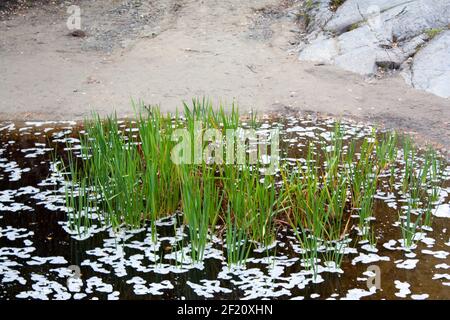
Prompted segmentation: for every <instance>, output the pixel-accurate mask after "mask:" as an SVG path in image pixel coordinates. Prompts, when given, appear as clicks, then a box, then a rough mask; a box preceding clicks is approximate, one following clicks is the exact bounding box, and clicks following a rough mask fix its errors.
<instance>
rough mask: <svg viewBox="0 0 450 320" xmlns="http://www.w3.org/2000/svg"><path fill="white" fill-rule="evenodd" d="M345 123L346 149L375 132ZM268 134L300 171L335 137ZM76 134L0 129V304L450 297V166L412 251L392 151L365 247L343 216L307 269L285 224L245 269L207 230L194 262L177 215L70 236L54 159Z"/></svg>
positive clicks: (318, 130)
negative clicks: (334, 241) (335, 259)
mask: <svg viewBox="0 0 450 320" xmlns="http://www.w3.org/2000/svg"><path fill="white" fill-rule="evenodd" d="M120 123H121V125H122V126H123V127H125V126H128V125H130V123H129V122H125V121H124V122H120ZM131 125H132V123H131ZM340 126H341V128H342V131H343V133H344V136H343V140H344V145H346V142H348V141H349V140H350V139H356V140H357V141H359V142H358V145H361V144H362V141H363V140H364V139H370V137H371V136H372V135H373V128H372V127H370V126H368V125H367V124H358V123H355V122H352V121H346V120H341V122H340ZM275 127H276V128H279V129H280V130H281V131H280V150H281V151H282V154H281V157H282V160H283V161H285V163H286V164H287V165H288V167H290V168H295V167H297V166H299V165H301V164H305V161H306V160H305V159H306V158H307V151H306V149H307V146H308V145H310V144H311V143H314V144H317V145H319V144H320V143H323V142H324V143H325V144H326V143H327V141H328V142H329V141H330V139H329V137H330V134H331V133H332V132H333V130H334V128H335V120H333V119H320V118H319V119H317V118H316V117H313V116H300V115H288V116H284V117H282V118H276V117H262V118H261V123H260V126H259V129H260V130H267V129H270V128H275ZM80 130H82V127H81V124H80V123H76V122H71V121H68V122H52V121H49V122H23V123H18V122H15V123H13V122H4V123H0V298H1V299H111V300H116V299H263V298H268V299H399V298H406V299H448V298H449V297H450V271H449V268H450V265H449V264H450V260H449V257H448V256H449V253H450V236H449V235H450V233H449V232H450V219H449V218H450V207H449V199H450V197H449V194H448V193H449V192H450V181H449V180H450V167H449V166H448V165H447V164H446V163H445V161H444V163H443V164H442V163H441V167H442V173H441V176H440V178H439V184H438V188H437V189H436V190H437V192H438V198H437V199H436V201H434V202H433V208H432V211H431V212H432V217H431V219H430V222H429V224H428V225H419V226H417V228H416V226H414V229H417V230H415V232H414V237H413V238H414V239H413V245H412V246H409V247H407V246H404V245H403V244H404V239H403V237H402V229H401V228H402V225H403V224H402V223H401V222H399V221H402V220H401V219H399V215H402V214H404V206H405V203H406V199H407V197H406V196H405V194H404V193H402V191H401V176H402V175H403V174H404V172H403V171H404V170H403V169H402V168H404V164H405V161H404V160H405V159H403V154H402V152H398V153H397V154H396V158H395V166H396V169H395V171H393V172H394V174H395V185H394V187H393V188H392V186H391V185H389V178H390V177H389V174H386V173H385V174H384V175H380V181H381V182H380V183H379V184H378V188H377V190H376V192H375V194H374V196H373V213H372V217H371V219H370V227H371V230H372V233H371V235H372V238H371V239H365V240H364V239H363V238H362V237H361V229H360V228H358V217H357V216H350V217H349V220H348V221H350V222H349V225H348V228H346V230H347V233H348V237H346V238H345V241H344V247H343V249H342V262H341V264H340V266H337V265H336V264H333V263H332V262H331V261H326V257H324V256H322V255H320V256H318V257H317V258H316V262H317V268H316V272H312V271H311V270H310V269H309V268H307V261H305V259H304V256H303V254H304V248H302V243H301V241H299V240H301V238H299V237H298V233H297V232H296V231H294V230H293V228H292V227H291V225H290V224H289V223H285V222H284V223H283V221H279V222H277V223H275V239H274V241H273V242H272V243H270V244H268V245H267V246H265V247H261V246H260V245H257V244H254V245H252V246H251V247H250V251H249V254H248V258H247V259H246V260H245V263H242V264H237V265H234V264H233V265H232V264H229V263H228V262H227V256H226V254H225V253H224V246H226V243H225V237H224V234H223V232H222V233H221V232H217V233H214V234H212V235H211V237H210V238H209V241H208V243H207V244H206V246H205V249H204V254H203V259H202V260H201V261H192V259H190V256H189V251H188V250H186V248H188V246H189V245H188V244H189V241H188V239H189V232H188V228H187V227H186V226H185V225H184V224H183V213H182V212H181V211H177V212H173V213H172V214H170V215H168V216H166V217H163V218H159V219H158V221H157V222H156V223H155V224H154V227H152V225H150V224H148V223H147V224H144V225H143V226H142V227H141V228H134V229H133V228H111V227H109V226H100V225H95V226H94V227H92V228H91V230H90V232H89V233H88V234H87V235H79V234H77V233H75V232H74V231H73V230H71V229H70V228H69V226H68V218H67V215H68V213H67V211H68V210H67V208H66V207H67V203H66V201H67V197H66V189H65V188H66V187H65V176H64V174H62V172H61V171H60V170H58V166H57V163H56V162H57V161H56V160H55V159H57V158H58V156H59V157H65V158H67V157H68V150H69V149H71V150H72V151H73V152H76V151H77V150H78V149H79V144H80V140H79V136H80ZM81 132H82V131H81ZM345 150H347V149H345ZM423 154H424V153H423V152H422V153H419V155H420V156H418V159H420V160H423ZM55 155H56V156H55ZM402 212H403V213H402ZM412 216H413V217H414V218H416V219H417V217H415V215H414V214H413V215H412ZM216 228H217V229H220V228H221V226H220V225H218V226H216ZM155 232H156V233H157V235H155ZM325 250H326V249H325ZM373 279H375V280H379V287H378V288H377V287H376V286H372V287H370V286H368V282H371V280H372V282H376V281H375V280H373Z"/></svg>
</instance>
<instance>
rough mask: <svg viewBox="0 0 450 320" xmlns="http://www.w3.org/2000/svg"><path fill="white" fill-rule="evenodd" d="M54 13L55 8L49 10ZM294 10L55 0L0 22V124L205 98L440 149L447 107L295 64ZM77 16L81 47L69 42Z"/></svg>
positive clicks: (236, 1) (169, 106) (272, 4)
mask: <svg viewBox="0 0 450 320" xmlns="http://www.w3.org/2000/svg"><path fill="white" fill-rule="evenodd" d="M57 2H58V1H57ZM295 2H298V1H295V0H284V1H280V0H247V1H242V0H203V1H201V0H150V1H136V0H133V1H132V0H128V1H123V0H122V1H115V0H113V1H104V0H97V1H87V0H84V1H82V0H79V1H73V2H70V3H69V2H64V1H61V2H59V4H57V5H54V4H53V5H40V6H33V7H32V8H29V9H27V10H22V11H19V12H17V13H15V14H11V15H9V16H7V17H3V18H1V21H0V119H10V120H19V119H20V120H23V119H81V118H83V117H84V116H86V115H89V113H90V112H91V111H92V110H96V111H98V112H100V113H101V114H109V113H111V112H113V111H114V110H115V111H117V113H118V115H119V116H132V115H133V109H132V107H131V104H130V100H131V99H132V98H133V99H136V100H137V99H142V100H143V101H145V102H146V103H147V104H160V106H161V108H162V110H164V111H169V110H175V108H177V107H180V105H181V104H180V102H181V101H182V100H190V99H191V98H192V97H201V96H207V97H210V98H211V99H213V101H216V102H219V101H221V102H223V103H225V104H229V103H231V102H232V101H235V102H237V103H238V104H239V106H240V108H241V109H243V110H249V109H251V108H253V109H255V110H257V111H258V112H259V113H262V112H269V111H281V112H286V111H301V112H304V111H311V112H317V113H319V114H325V115H328V114H329V115H334V116H343V117H353V118H357V119H360V120H367V121H370V122H374V123H378V124H382V125H385V126H386V127H392V128H397V129H400V130H402V131H408V132H416V133H418V134H419V135H420V136H421V137H422V138H423V139H425V140H428V141H431V142H434V143H437V144H441V145H443V146H444V147H445V148H447V149H450V100H449V99H442V98H438V97H436V96H433V95H431V94H428V93H425V92H421V91H417V90H414V89H412V88H410V87H408V86H407V85H406V84H404V81H403V80H402V79H400V78H398V77H395V76H392V77H386V78H384V79H381V80H377V79H365V78H362V77H361V76H358V75H355V74H351V73H348V72H345V71H342V70H339V69H337V68H335V67H331V66H323V65H314V64H313V63H305V62H299V61H298V60H297V54H296V51H295V45H296V41H297V39H298V38H299V37H298V34H299V32H300V31H301V30H300V26H299V25H298V24H297V23H296V22H295V19H292V18H289V6H290V5H292V4H293V3H295ZM70 4H76V5H78V6H79V7H80V8H81V28H82V29H83V30H85V31H86V37H73V36H69V35H68V33H69V30H68V28H67V26H66V21H67V19H68V17H69V14H68V13H67V12H66V10H67V7H68V6H69V5H70Z"/></svg>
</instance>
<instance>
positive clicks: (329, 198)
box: [63, 99, 442, 274]
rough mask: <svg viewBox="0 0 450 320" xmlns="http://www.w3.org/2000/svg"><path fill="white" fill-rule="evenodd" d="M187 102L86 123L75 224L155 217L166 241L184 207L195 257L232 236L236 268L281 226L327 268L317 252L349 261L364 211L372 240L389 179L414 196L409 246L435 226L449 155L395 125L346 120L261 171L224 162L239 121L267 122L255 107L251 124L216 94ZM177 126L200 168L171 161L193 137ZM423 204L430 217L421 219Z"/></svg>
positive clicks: (75, 177) (70, 190)
mask: <svg viewBox="0 0 450 320" xmlns="http://www.w3.org/2000/svg"><path fill="white" fill-rule="evenodd" d="M183 107H184V110H183V113H182V114H179V113H178V112H177V113H175V114H167V115H163V114H161V112H160V110H159V108H157V107H147V106H144V105H139V106H137V107H136V109H138V111H137V115H136V120H135V121H131V120H129V121H119V120H118V119H117V117H116V116H110V117H107V118H106V119H102V118H100V117H99V116H98V115H93V117H91V118H90V119H89V120H86V121H85V122H84V124H83V132H84V133H80V137H79V138H80V144H81V152H80V154H79V155H78V156H75V154H72V153H70V154H69V156H68V161H63V163H65V165H66V169H65V170H66V171H67V173H68V174H67V175H66V179H67V181H66V203H67V206H68V208H69V210H68V220H69V221H68V222H69V226H70V227H71V228H72V229H73V230H75V231H76V232H78V233H84V232H86V230H88V229H89V228H90V227H91V226H92V224H93V220H95V219H97V220H98V222H99V223H100V225H101V226H102V227H112V228H113V229H114V230H118V229H120V228H124V227H125V228H130V229H137V228H141V227H142V226H144V225H146V224H150V225H151V230H152V236H153V240H154V241H156V239H157V230H156V224H155V223H156V221H157V220H158V219H160V218H163V217H165V216H168V215H172V214H174V213H175V212H177V211H182V212H183V223H184V225H186V226H187V230H188V234H189V244H190V254H191V259H192V261H194V262H195V261H201V260H203V259H204V253H205V249H206V248H207V245H208V243H210V241H211V239H212V236H213V235H214V236H216V235H217V236H219V237H222V239H224V241H223V244H224V251H225V255H226V257H227V261H228V263H229V264H230V265H231V264H241V263H244V262H245V260H246V259H247V257H248V255H249V254H250V252H251V249H252V248H254V247H261V248H266V250H267V253H268V250H269V248H270V245H271V244H272V243H273V242H274V241H275V240H276V236H277V230H278V229H279V228H280V227H286V226H289V227H290V229H291V230H292V231H293V232H294V234H295V236H296V238H297V239H298V241H299V243H300V245H301V248H302V255H303V261H304V265H305V266H307V267H309V268H310V269H311V270H312V271H313V273H314V274H317V267H318V263H317V261H319V259H320V260H325V261H332V262H334V264H335V266H336V267H339V266H340V265H341V262H342V259H343V248H344V247H345V246H346V243H347V242H348V241H347V240H349V237H350V233H351V229H352V228H351V227H352V218H353V217H355V215H356V217H357V227H358V229H359V231H360V236H361V237H362V238H363V239H364V240H369V241H371V243H372V244H374V242H375V237H374V233H373V230H372V228H371V223H370V221H371V220H372V219H373V215H374V205H375V200H374V199H375V196H376V194H377V192H378V191H380V189H382V188H384V187H387V188H388V189H389V191H391V192H394V191H398V192H399V193H401V194H402V196H403V197H404V198H405V199H408V206H409V209H408V211H407V212H406V213H407V214H406V222H405V221H404V220H405V219H403V220H402V222H401V233H402V237H403V238H404V239H405V243H406V244H411V243H412V241H413V239H414V234H415V230H416V229H417V228H418V227H419V226H421V225H422V224H424V225H431V212H432V210H433V207H434V206H435V204H436V202H437V201H438V200H439V190H440V189H439V184H440V176H441V175H442V162H441V161H440V159H439V157H438V155H437V153H436V152H435V151H434V150H433V149H431V148H430V149H428V150H427V151H426V152H425V154H424V155H423V157H419V156H418V154H419V152H418V151H417V150H416V149H415V147H414V145H413V144H412V142H411V141H410V140H408V139H403V147H402V148H399V147H398V145H399V139H398V136H397V135H396V134H395V133H384V134H379V133H376V132H375V131H374V130H373V131H372V134H370V135H369V136H366V137H365V138H356V137H350V138H349V136H348V135H347V134H346V131H345V130H344V128H343V126H342V125H341V124H340V123H337V124H336V125H335V127H334V130H333V131H332V132H330V134H329V136H327V138H324V139H325V140H322V141H321V142H315V141H314V142H313V141H311V142H310V143H309V145H308V147H307V149H306V150H305V152H306V155H305V159H302V160H304V162H298V163H297V165H296V166H294V167H293V168H292V167H290V166H289V165H288V164H287V163H286V162H283V161H282V162H281V164H280V166H279V170H278V171H276V172H274V173H273V174H270V175H263V174H262V173H261V172H262V171H263V169H264V167H263V166H262V164H261V163H260V162H257V163H255V164H249V163H246V164H240V163H236V162H235V163H229V162H226V161H218V159H219V160H220V159H222V160H225V159H228V157H229V156H230V155H236V154H238V157H237V158H239V150H238V148H237V147H236V146H235V145H234V143H233V141H229V140H228V139H225V136H226V133H227V131H228V130H235V129H239V128H241V127H246V128H253V129H257V128H258V125H259V124H258V120H257V118H256V116H255V115H254V114H253V113H251V114H250V116H249V117H247V119H245V120H244V119H243V117H242V116H241V115H240V114H239V111H238V109H237V108H236V107H235V106H232V108H231V110H229V111H228V112H226V111H225V109H224V108H223V107H220V108H218V109H214V108H213V105H212V104H211V102H210V101H208V100H206V99H203V100H198V99H197V100H193V101H192V105H187V104H184V106H183ZM244 122H245V123H244ZM177 129H185V130H187V131H186V132H187V135H186V137H188V138H190V141H191V143H190V145H189V148H188V149H187V150H184V152H186V154H185V155H184V156H185V157H186V158H187V159H190V160H192V163H191V164H178V163H176V162H174V161H173V151H174V148H175V147H176V146H177V144H178V143H179V138H180V139H184V138H186V137H178V136H177V135H176V134H175V133H176V130H177ZM209 129H218V130H219V131H218V132H219V133H220V134H219V136H218V137H217V136H216V137H213V136H208V139H210V140H211V141H214V139H216V140H222V141H224V142H225V146H224V148H223V150H222V152H220V154H217V150H215V151H214V156H215V159H216V162H215V163H212V164H210V163H207V162H206V161H205V158H204V148H205V147H206V146H207V144H208V141H209V140H208V139H207V140H208V141H202V143H200V147H199V146H198V145H197V142H199V141H200V140H199V139H200V138H201V137H202V136H203V134H204V135H205V136H206V135H207V133H208V130H209ZM216 135H217V133H216ZM327 135H328V133H327ZM199 137H200V138H199ZM225 140H226V141H225ZM249 150H250V144H249V143H248V144H246V147H245V150H241V151H243V153H242V155H243V157H244V158H245V159H246V160H249V159H250V156H249V155H248V153H249ZM402 155H403V157H402ZM399 176H400V178H399ZM419 209H420V210H419ZM414 210H415V211H417V210H419V212H420V215H419V216H418V218H417V219H416V220H415V221H414V223H411V221H412V217H411V212H415V211H414Z"/></svg>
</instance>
